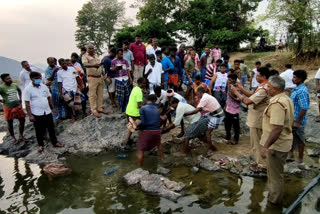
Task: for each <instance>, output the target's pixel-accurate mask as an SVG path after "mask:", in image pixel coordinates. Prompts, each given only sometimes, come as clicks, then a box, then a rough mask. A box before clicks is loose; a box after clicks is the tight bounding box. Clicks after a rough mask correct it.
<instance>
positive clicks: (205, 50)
mask: <svg viewBox="0 0 320 214" xmlns="http://www.w3.org/2000/svg"><path fill="white" fill-rule="evenodd" d="M204 52H205V53H206V55H207V56H209V54H210V48H208V47H206V48H205V49H204Z"/></svg>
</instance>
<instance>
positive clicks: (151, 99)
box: [147, 94, 157, 104]
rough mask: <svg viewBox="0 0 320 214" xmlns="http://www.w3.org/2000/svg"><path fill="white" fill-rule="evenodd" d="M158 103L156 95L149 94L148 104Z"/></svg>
mask: <svg viewBox="0 0 320 214" xmlns="http://www.w3.org/2000/svg"><path fill="white" fill-rule="evenodd" d="M156 101H157V97H156V95H154V94H149V95H148V96H147V102H148V103H152V104H155V102H156Z"/></svg>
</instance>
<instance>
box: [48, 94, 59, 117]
mask: <svg viewBox="0 0 320 214" xmlns="http://www.w3.org/2000/svg"><path fill="white" fill-rule="evenodd" d="M48 103H49V106H50V109H51V111H52V113H53V114H54V115H57V111H56V109H55V108H54V105H53V102H52V99H51V97H48Z"/></svg>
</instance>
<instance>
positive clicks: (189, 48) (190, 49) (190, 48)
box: [188, 46, 194, 54]
mask: <svg viewBox="0 0 320 214" xmlns="http://www.w3.org/2000/svg"><path fill="white" fill-rule="evenodd" d="M191 51H194V48H193V47H192V46H189V47H188V54H190V53H191Z"/></svg>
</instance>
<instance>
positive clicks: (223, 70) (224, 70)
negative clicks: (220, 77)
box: [220, 63, 227, 74]
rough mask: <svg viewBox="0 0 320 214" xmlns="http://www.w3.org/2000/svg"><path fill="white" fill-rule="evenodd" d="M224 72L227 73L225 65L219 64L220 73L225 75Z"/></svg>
mask: <svg viewBox="0 0 320 214" xmlns="http://www.w3.org/2000/svg"><path fill="white" fill-rule="evenodd" d="M226 71H227V65H226V64H225V63H223V64H221V66H220V72H221V73H222V74H224V73H226Z"/></svg>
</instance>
